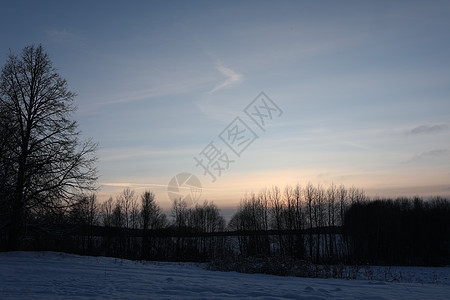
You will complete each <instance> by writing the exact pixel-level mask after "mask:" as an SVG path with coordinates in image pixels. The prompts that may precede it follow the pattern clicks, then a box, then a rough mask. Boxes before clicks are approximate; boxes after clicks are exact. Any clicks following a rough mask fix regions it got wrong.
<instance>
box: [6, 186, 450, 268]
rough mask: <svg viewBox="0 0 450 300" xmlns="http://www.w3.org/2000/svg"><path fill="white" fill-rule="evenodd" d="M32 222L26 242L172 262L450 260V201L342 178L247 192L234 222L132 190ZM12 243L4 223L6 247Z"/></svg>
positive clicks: (83, 199)
mask: <svg viewBox="0 0 450 300" xmlns="http://www.w3.org/2000/svg"><path fill="white" fill-rule="evenodd" d="M2 212H5V210H2ZM1 218H2V219H3V220H5V218H7V214H4V213H3V214H2V215H1ZM25 223H26V224H27V227H26V230H25V232H24V235H23V238H22V239H21V244H20V247H21V249H24V250H54V251H65V252H71V253H78V254H85V255H106V256H114V257H122V258H129V259H147V260H172V261H212V260H214V261H229V260H230V259H242V258H252V257H254V258H270V257H273V258H277V259H289V260H301V261H309V262H311V263H321V264H337V263H347V264H353V263H356V264H367V263H370V264H402V265H404V264H405V265H443V264H448V263H450V251H449V249H450V247H449V242H450V202H449V201H448V200H445V199H441V198H435V199H432V200H428V201H426V200H422V199H419V198H413V199H406V198H401V199H397V200H388V199H386V200H370V199H369V198H368V197H366V196H365V194H364V192H363V191H362V190H360V189H357V188H353V187H352V188H346V187H344V186H335V185H331V186H329V187H328V188H324V187H323V186H321V185H318V186H313V185H312V184H308V185H306V186H305V187H301V186H300V185H297V186H295V187H291V186H287V187H285V188H284V189H280V188H278V187H273V188H271V189H265V190H263V191H261V192H259V193H257V194H250V195H246V196H245V197H244V198H243V199H242V200H241V202H240V206H239V207H238V208H237V211H236V213H235V214H234V215H233V216H232V218H231V219H230V221H229V222H228V224H226V222H225V220H224V218H223V217H222V216H221V214H220V210H219V209H218V207H217V206H216V205H215V204H214V203H211V202H207V201H205V202H203V203H201V204H197V205H195V206H189V205H188V203H186V201H183V200H182V199H177V200H175V201H173V203H172V210H171V212H170V216H166V214H164V213H163V212H162V210H161V208H160V207H159V205H158V203H157V202H156V199H155V196H154V194H153V193H152V192H150V191H146V192H144V193H142V194H141V195H136V194H135V192H134V191H133V190H131V189H128V188H127V189H124V190H123V192H122V193H121V194H120V195H118V196H117V197H116V198H115V199H113V198H112V197H111V198H109V199H108V200H107V201H105V202H104V203H101V204H100V203H98V201H97V198H96V196H95V195H94V194H92V195H89V196H80V197H79V198H78V200H77V201H76V202H75V203H74V204H73V205H71V206H70V207H60V208H58V207H54V208H52V209H46V210H43V211H39V212H33V213H30V214H29V215H27V216H26V222H25ZM6 241H7V231H2V234H1V248H2V250H6V248H5V246H4V245H6Z"/></svg>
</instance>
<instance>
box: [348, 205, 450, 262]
mask: <svg viewBox="0 0 450 300" xmlns="http://www.w3.org/2000/svg"><path fill="white" fill-rule="evenodd" d="M344 225H345V232H346V234H347V235H348V236H350V237H351V249H352V252H351V255H352V260H353V261H356V262H367V263H370V264H388V265H392V264H404V265H443V264H448V263H450V202H449V201H448V200H446V199H443V198H434V199H432V200H430V201H424V200H422V199H420V198H413V199H407V198H399V199H396V200H395V201H394V200H375V201H369V202H362V203H355V204H354V205H352V206H351V207H350V208H349V209H348V211H347V213H346V214H345V220H344Z"/></svg>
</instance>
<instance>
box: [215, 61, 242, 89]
mask: <svg viewBox="0 0 450 300" xmlns="http://www.w3.org/2000/svg"><path fill="white" fill-rule="evenodd" d="M217 70H218V71H219V72H220V73H222V74H223V75H224V76H226V80H225V81H224V82H222V83H220V84H219V85H217V86H216V87H215V88H213V89H212V90H211V91H209V93H210V94H212V93H214V92H217V91H218V90H221V89H223V88H226V87H228V86H231V85H235V84H238V83H240V82H242V81H243V80H244V76H243V75H242V74H239V73H237V72H235V71H233V70H232V69H230V68H228V67H226V66H224V65H223V64H221V63H219V64H217Z"/></svg>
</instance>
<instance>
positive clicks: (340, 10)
mask: <svg viewBox="0 0 450 300" xmlns="http://www.w3.org/2000/svg"><path fill="white" fill-rule="evenodd" d="M0 11H1V18H0V45H1V47H0V63H1V65H3V64H4V62H5V60H6V58H7V56H8V53H9V49H11V51H13V52H16V53H18V52H20V51H21V49H22V48H23V47H25V46H26V45H29V44H33V43H34V44H39V43H41V44H42V45H43V46H44V48H45V49H46V51H47V52H48V53H49V54H50V58H51V59H52V61H53V64H54V66H55V67H56V68H57V69H58V70H59V72H60V74H61V75H62V76H63V77H65V78H66V79H67V80H68V83H69V87H70V89H71V90H73V91H75V92H77V94H78V96H77V97H76V103H77V105H78V107H79V109H78V111H77V113H76V114H75V116H74V118H75V119H76V120H77V121H78V122H79V125H80V129H81V130H82V132H83V136H84V137H92V138H93V139H94V140H95V141H97V142H98V143H99V151H98V156H99V163H98V169H99V175H100V178H99V185H100V186H101V189H100V190H99V197H100V198H101V199H105V198H107V197H109V196H116V195H117V194H118V193H119V192H120V191H121V190H122V189H123V188H124V187H131V188H134V189H136V191H137V192H138V193H141V192H142V191H144V190H145V189H150V190H152V191H154V192H155V193H156V195H157V200H158V201H159V203H160V204H161V206H163V207H169V206H170V200H169V197H168V195H167V184H168V183H169V181H170V180H171V178H172V177H173V176H175V175H176V174H178V173H182V172H188V173H192V174H194V175H195V176H197V177H198V179H199V180H200V181H201V184H202V186H203V191H202V196H201V200H203V199H208V200H213V201H214V202H215V203H216V204H218V205H219V206H221V207H226V206H230V207H235V206H236V205H237V204H238V203H239V200H240V198H241V197H242V196H243V195H244V194H245V193H249V192H252V191H253V192H258V191H259V190H261V189H263V188H265V187H268V188H270V187H271V186H273V185H278V186H280V187H283V186H284V185H287V184H290V185H295V184H297V183H300V184H301V185H305V184H306V183H308V182H311V183H312V184H314V185H317V184H322V185H324V186H325V187H327V186H328V185H329V184H331V183H332V182H334V183H335V184H337V185H339V184H344V185H346V186H348V187H350V186H352V185H354V186H356V187H359V188H363V189H364V190H365V191H366V193H367V194H369V195H371V196H376V195H378V196H400V195H406V196H413V195H421V196H432V195H450V34H449V32H450V17H449V16H450V2H449V1H71V2H68V1H3V2H2V4H1V10H0ZM261 91H263V92H265V94H266V95H267V96H268V97H269V98H270V99H271V100H272V101H273V103H275V104H276V105H277V106H278V107H279V108H280V110H281V111H282V114H281V115H279V113H278V112H277V113H276V114H275V113H274V114H273V115H272V119H271V120H270V119H266V121H267V122H266V125H267V126H266V127H265V128H264V130H265V131H264V130H262V129H261V128H260V127H258V126H257V124H256V123H255V122H253V121H252V120H251V119H250V118H248V116H247V115H246V114H245V112H244V109H245V108H246V107H247V105H249V104H250V103H251V102H252V101H253V100H254V99H255V98H256V97H257V96H258V95H259V93H260V92H261ZM236 117H239V118H240V119H239V120H241V121H242V123H244V124H246V125H247V126H248V128H250V129H251V130H252V132H253V133H254V134H255V135H257V136H258V138H257V139H255V140H252V143H251V144H249V145H248V147H246V148H245V149H244V150H243V151H242V152H241V153H240V156H237V155H236V154H235V153H234V152H233V151H232V150H230V148H228V146H227V145H226V144H225V143H224V141H223V140H221V138H220V134H221V133H222V132H224V130H225V129H226V128H228V129H230V128H232V126H233V124H231V125H230V123H232V121H234V120H235V118H236ZM242 123H240V124H241V125H242ZM229 125H230V126H229ZM234 125H236V124H234ZM249 132H250V131H247V133H249ZM225 135H226V134H225ZM222 137H224V135H222ZM241 141H243V142H245V141H246V139H244V138H243V139H241ZM211 142H213V144H212V145H214V146H215V147H217V149H220V150H222V152H221V154H220V155H222V154H223V153H226V154H227V155H228V159H229V160H230V161H233V162H231V163H230V164H229V166H228V169H225V170H223V171H222V173H221V174H220V176H218V174H217V171H214V170H213V169H214V168H212V170H213V172H216V175H217V176H216V181H215V182H212V177H211V176H210V175H209V174H206V175H204V171H203V169H202V167H201V166H196V164H197V162H196V160H195V159H194V157H196V158H200V157H201V156H202V154H201V153H202V152H207V151H206V150H207V149H208V145H209V146H211V144H210V143H211ZM244 145H245V144H244ZM211 149H212V148H211V147H210V149H209V150H211ZM210 154H211V152H210ZM218 157H222V160H221V161H219V162H221V163H222V167H224V166H223V163H224V159H223V158H224V156H218ZM216 166H217V165H216ZM210 170H211V169H210Z"/></svg>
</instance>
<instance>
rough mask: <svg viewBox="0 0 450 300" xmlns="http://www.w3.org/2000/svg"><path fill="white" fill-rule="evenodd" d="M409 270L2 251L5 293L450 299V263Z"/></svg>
mask: <svg viewBox="0 0 450 300" xmlns="http://www.w3.org/2000/svg"><path fill="white" fill-rule="evenodd" d="M403 272H406V271H403ZM408 272H409V274H410V275H409V276H412V277H411V278H414V280H413V281H414V282H412V283H403V282H400V283H398V282H382V281H375V280H344V279H312V278H295V277H278V276H271V275H263V274H240V273H234V272H229V273H227V272H214V271H207V270H204V269H202V268H201V267H199V266H196V265H195V264H189V263H165V262H164V263H162V262H145V263H140V262H133V261H127V260H120V259H114V258H105V257H82V256H76V255H68V254H62V253H54V252H11V253H0V298H1V299H54V298H64V299H78V298H103V299H114V298H120V299H137V298H141V299H150V298H152V299H155V298H156V299H161V298H167V299H174V298H192V299H211V298H214V299H226V298H241V299H243V298H252V297H254V298H263V299H284V298H289V299H329V298H339V299H393V298H403V299H450V280H449V278H450V276H449V275H450V268H409V269H408ZM411 274H413V275H411ZM416 279H419V281H418V282H417V280H416ZM421 282H429V283H421Z"/></svg>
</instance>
